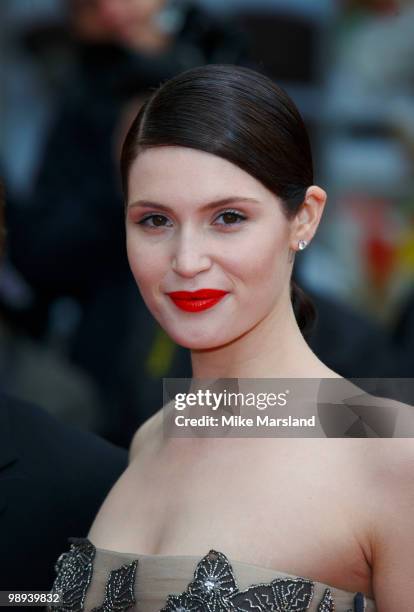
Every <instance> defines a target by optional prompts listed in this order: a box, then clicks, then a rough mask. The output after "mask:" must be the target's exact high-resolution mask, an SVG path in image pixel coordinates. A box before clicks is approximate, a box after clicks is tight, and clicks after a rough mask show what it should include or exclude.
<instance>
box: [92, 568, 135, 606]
mask: <svg viewBox="0 0 414 612" xmlns="http://www.w3.org/2000/svg"><path fill="white" fill-rule="evenodd" d="M137 565H138V561H137V560H135V561H132V563H129V564H128V565H127V564H125V565H122V566H121V567H120V568H119V569H116V570H112V571H111V573H110V576H109V579H108V582H107V583H106V587H105V600H104V602H103V604H102V605H101V606H99V607H98V608H93V610H92V612H112V611H113V610H128V608H132V606H133V605H135V595H134V584H135V575H136V571H137Z"/></svg>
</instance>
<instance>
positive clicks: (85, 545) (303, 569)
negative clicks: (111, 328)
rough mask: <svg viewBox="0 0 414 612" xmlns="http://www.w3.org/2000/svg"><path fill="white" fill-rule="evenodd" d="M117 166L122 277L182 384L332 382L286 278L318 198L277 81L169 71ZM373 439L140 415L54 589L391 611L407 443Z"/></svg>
mask: <svg viewBox="0 0 414 612" xmlns="http://www.w3.org/2000/svg"><path fill="white" fill-rule="evenodd" d="M122 176H123V184H124V190H125V199H126V228H127V247H128V258H129V262H130V266H131V269H132V272H133V274H134V276H135V279H136V282H137V284H138V286H139V289H140V291H141V293H142V296H143V298H144V300H145V302H146V304H147V306H148V308H149V309H150V311H151V312H152V314H153V315H154V317H155V318H156V319H157V321H158V322H159V324H160V325H161V326H162V327H163V328H164V329H165V330H166V332H167V333H168V334H169V335H170V336H171V338H172V339H173V340H174V341H175V342H177V343H179V344H181V345H183V346H185V347H188V348H189V349H190V350H191V359H192V367H193V376H194V378H196V379H217V378H226V379H227V378H237V379H241V378H255V379H260V378H272V379H277V378H340V377H339V376H338V375H337V374H336V373H335V372H333V371H331V370H330V369H328V368H327V367H326V366H325V365H324V364H323V363H321V362H320V361H319V359H318V358H317V357H316V356H315V355H314V354H313V353H312V352H311V350H310V349H309V347H308V345H307V344H306V341H305V340H304V337H303V335H302V332H303V331H306V326H307V325H308V324H309V318H308V315H309V312H310V310H309V305H308V304H307V303H306V301H304V298H303V296H302V295H301V293H300V292H299V291H298V289H297V288H296V287H295V286H292V287H291V280H290V279H291V273H292V267H293V263H294V258H295V254H296V252H297V251H299V250H302V249H303V248H304V247H305V246H307V245H308V244H309V243H310V242H311V240H312V238H313V236H314V234H315V232H316V229H317V227H318V224H319V222H320V219H321V215H322V212H323V209H324V206H325V201H326V194H325V192H324V191H323V190H322V189H321V188H319V187H317V186H315V185H314V184H313V173H312V159H311V151H310V146H309V141H308V137H307V134H306V130H305V127H304V124H303V121H302V119H301V117H300V115H299V113H298V111H297V110H296V108H295V106H294V105H293V103H292V102H291V100H290V99H289V98H288V97H287V95H286V94H285V93H284V92H283V91H282V90H280V89H279V88H278V87H277V86H276V85H274V84H273V83H272V82H271V81H270V80H269V79H267V78H266V77H264V76H262V75H260V74H256V73H255V72H253V71H250V70H248V69H243V68H236V67H233V66H219V65H211V66H205V67H201V68H196V69H192V70H190V71H187V72H185V73H183V74H182V75H180V76H178V77H176V78H174V79H172V80H171V81H169V82H167V83H166V84H164V85H163V86H162V87H160V88H159V89H158V90H157V91H156V92H155V93H154V94H153V95H152V97H151V98H150V99H149V100H148V101H147V103H146V104H145V105H144V107H143V108H142V109H141V110H140V112H139V113H138V115H137V117H136V119H135V121H134V123H133V125H132V127H131V129H130V131H129V133H128V135H127V138H126V141H125V143H124V147H123V153H122ZM183 292H184V293H183ZM294 307H295V310H296V314H295V312H294ZM385 442H386V441H384V442H382V441H379V440H377V441H376V444H369V443H368V441H367V440H359V439H342V440H339V439H335V440H329V439H315V438H313V439H312V438H309V439H295V438H290V439H282V438H280V437H279V438H270V439H269V438H266V439H263V438H243V439H229V438H225V439H223V438H216V437H209V438H205V439H200V438H192V437H188V438H176V437H166V436H164V435H163V420H162V411H159V412H158V413H157V414H155V415H154V416H153V417H152V418H151V419H149V420H148V421H147V422H146V423H145V424H144V425H143V426H142V427H141V428H140V429H139V430H138V431H137V433H136V435H135V436H134V440H133V443H132V445H131V448H130V463H129V467H128V469H127V470H126V471H125V472H124V474H123V475H122V477H121V478H120V479H119V481H118V482H117V483H116V485H115V486H114V488H113V489H112V490H111V492H110V494H109V495H108V497H107V499H106V501H105V502H104V504H103V506H102V508H101V510H100V511H99V513H98V516H97V517H96V519H95V521H94V523H93V525H92V527H91V530H90V532H89V534H88V538H85V539H73V541H72V544H71V549H70V551H69V552H67V553H64V554H63V555H61V557H60V558H59V560H58V563H57V565H56V570H57V572H58V576H57V579H56V581H55V584H54V591H55V592H57V593H59V592H61V594H62V596H63V601H64V608H65V609H70V610H75V609H76V610H81V609H85V610H90V609H92V608H93V607H94V606H96V607H97V608H96V609H99V610H115V609H116V610H127V609H129V608H131V609H136V610H141V611H142V612H150V611H155V610H161V609H162V610H169V611H171V610H176V611H178V610H206V611H212V610H214V611H216V610H253V609H257V610H272V611H278V610H283V611H293V610H295V611H297V610H312V611H316V610H318V611H319V612H321V611H332V610H335V611H337V612H345V611H348V610H366V611H373V610H379V611H380V612H397V610H398V611H399V612H401V610H407V611H408V610H409V609H411V607H410V602H411V599H412V595H411V593H410V590H412V589H411V587H410V586H409V585H410V584H414V581H413V578H414V573H413V569H412V568H413V563H412V560H413V552H414V530H413V528H412V525H411V519H410V518H409V517H410V516H411V505H412V503H413V502H414V488H413V483H412V476H411V473H412V462H413V453H412V445H411V444H408V443H407V444H402V442H401V441H399V443H398V446H396V445H392V444H390V442H391V441H388V443H387V444H386V443H385ZM394 446H395V448H394ZM379 450H380V451H382V455H381V454H380V453H379V452H378V451H379ZM410 466H411V468H410V469H408V468H409V467H410ZM397 516H398V521H399V526H400V527H399V529H395V528H394V527H393V518H394V520H397ZM209 551H210V552H209ZM374 597H375V600H376V604H375V603H374ZM61 605H63V604H61ZM71 606H72V607H71ZM376 606H377V607H376ZM57 607H58V608H59V604H57Z"/></svg>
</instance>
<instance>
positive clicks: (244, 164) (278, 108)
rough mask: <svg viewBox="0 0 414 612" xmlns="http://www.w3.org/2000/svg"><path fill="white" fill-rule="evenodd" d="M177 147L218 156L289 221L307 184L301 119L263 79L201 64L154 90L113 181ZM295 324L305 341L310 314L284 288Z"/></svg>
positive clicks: (302, 299) (305, 303)
mask: <svg viewBox="0 0 414 612" xmlns="http://www.w3.org/2000/svg"><path fill="white" fill-rule="evenodd" d="M158 146H182V147H190V148H193V149H198V150H200V151H205V152H207V153H212V154H213V155H218V156H219V157H222V158H223V159H226V160H227V161H230V162H231V163H233V164H234V165H236V166H238V167H239V168H241V169H242V170H244V171H245V172H247V173H248V174H250V175H252V176H253V177H254V178H256V179H257V180H258V181H260V182H261V183H262V184H263V185H264V186H265V187H267V189H269V191H271V192H272V193H274V194H275V195H276V196H278V197H279V198H280V199H281V200H282V204H283V210H284V213H285V215H286V217H287V218H288V219H292V218H293V217H295V215H296V213H297V212H298V210H299V208H300V206H301V204H302V203H303V201H304V199H305V194H306V190H307V188H308V187H309V186H310V185H312V184H313V162H312V152H311V147H310V142H309V137H308V134H307V131H306V127H305V124H304V122H303V119H302V117H301V115H300V113H299V111H298V110H297V108H296V106H295V104H294V103H293V102H292V100H291V99H290V98H289V96H288V95H287V94H286V93H285V92H284V91H283V89H281V88H280V87H278V86H277V85H276V84H275V83H273V81H271V80H270V79H269V78H268V77H266V76H264V75H262V74H260V73H258V72H255V71H253V70H251V69H249V68H244V67H240V66H233V65H220V64H209V65H206V66H200V67H197V68H192V69H190V70H187V71H185V72H183V73H182V74H179V75H178V76H176V77H174V78H172V79H170V80H169V81H167V82H166V83H164V84H163V85H161V86H160V87H159V88H158V89H157V90H156V91H155V92H154V93H153V94H152V95H151V97H150V98H149V99H148V100H147V101H146V102H145V104H144V105H143V106H142V107H141V108H140V110H139V112H138V115H137V116H136V118H135V120H134V121H133V123H132V125H131V127H130V129H129V131H128V134H127V136H126V139H125V142H124V145H123V148H122V153H121V178H122V185H123V190H124V194H125V199H126V200H127V199H128V176H129V171H130V168H131V165H132V163H133V162H134V160H135V159H136V158H137V156H138V155H139V153H140V152H142V151H143V150H145V149H147V148H150V147H158ZM291 299H292V305H293V309H294V312H295V316H296V320H297V322H298V325H299V327H300V329H301V331H302V334H303V335H304V336H305V337H306V336H307V335H309V333H310V331H311V330H312V327H313V324H314V321H315V317H316V313H315V308H314V306H313V303H312V302H311V300H310V299H309V298H308V297H307V296H306V295H305V294H304V292H303V291H302V290H301V289H299V287H298V286H297V285H296V284H295V283H294V282H293V281H292V282H291Z"/></svg>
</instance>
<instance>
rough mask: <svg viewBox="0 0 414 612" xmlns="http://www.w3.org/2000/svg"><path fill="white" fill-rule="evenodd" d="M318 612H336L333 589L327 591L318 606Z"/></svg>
mask: <svg viewBox="0 0 414 612" xmlns="http://www.w3.org/2000/svg"><path fill="white" fill-rule="evenodd" d="M318 612H335V602H334V599H333V597H332V593H331V589H325V593H324V595H323V599H322V601H321V603H320V604H319V606H318Z"/></svg>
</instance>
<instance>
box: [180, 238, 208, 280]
mask: <svg viewBox="0 0 414 612" xmlns="http://www.w3.org/2000/svg"><path fill="white" fill-rule="evenodd" d="M171 266H172V269H173V270H174V272H176V273H177V274H179V275H180V276H183V277H185V278H193V277H194V276H196V275H197V274H199V273H200V272H204V271H205V270H208V269H209V268H210V266H211V258H210V256H209V255H208V253H207V251H206V245H205V241H204V240H203V238H202V236H200V234H196V233H195V232H192V231H191V230H190V231H188V228H187V231H185V230H184V229H182V230H181V232H180V233H179V234H177V236H176V238H175V244H174V251H173V254H172V261H171Z"/></svg>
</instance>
